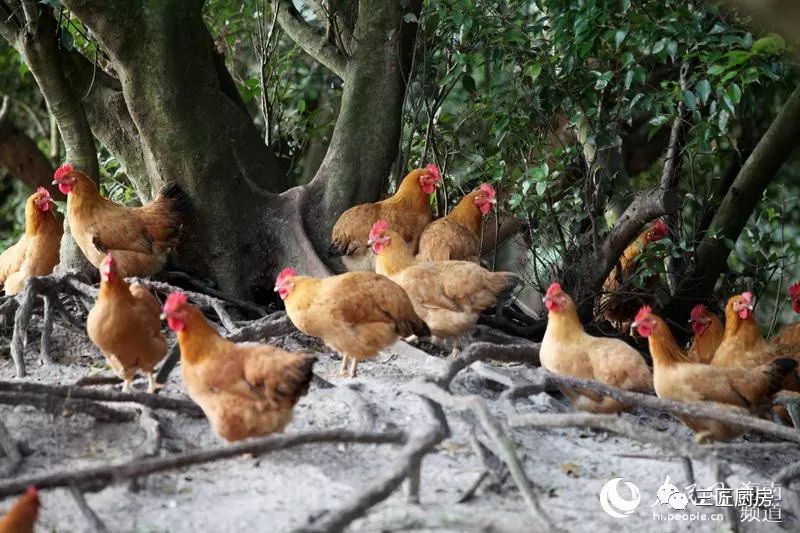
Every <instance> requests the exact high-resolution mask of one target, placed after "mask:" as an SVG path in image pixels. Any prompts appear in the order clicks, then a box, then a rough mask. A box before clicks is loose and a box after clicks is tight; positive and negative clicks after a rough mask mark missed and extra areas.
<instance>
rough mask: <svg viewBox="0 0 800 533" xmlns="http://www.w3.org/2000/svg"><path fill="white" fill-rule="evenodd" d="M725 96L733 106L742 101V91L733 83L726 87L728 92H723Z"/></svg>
mask: <svg viewBox="0 0 800 533" xmlns="http://www.w3.org/2000/svg"><path fill="white" fill-rule="evenodd" d="M725 94H727V95H728V97H729V98H730V99H731V101H732V102H733V103H734V104H738V103H739V102H741V101H742V90H741V89H740V88H739V86H738V85H736V84H735V83H732V84H731V86H730V87H728V90H727V91H725Z"/></svg>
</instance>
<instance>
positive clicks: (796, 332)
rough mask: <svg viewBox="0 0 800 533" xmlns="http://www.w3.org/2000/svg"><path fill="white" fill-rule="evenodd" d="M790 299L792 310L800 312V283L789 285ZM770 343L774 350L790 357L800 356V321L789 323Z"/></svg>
mask: <svg viewBox="0 0 800 533" xmlns="http://www.w3.org/2000/svg"><path fill="white" fill-rule="evenodd" d="M789 300H790V301H791V302H792V311H794V312H795V313H800V283H795V284H794V285H791V286H790V287H789ZM769 343H770V345H771V346H772V348H773V351H775V352H776V353H778V354H780V355H786V356H789V357H794V358H798V357H800V322H795V323H793V324H789V325H788V326H786V327H784V328H783V329H781V330H780V331H779V332H778V333H776V334H775V335H774V336H773V337H772V338H771V339H769Z"/></svg>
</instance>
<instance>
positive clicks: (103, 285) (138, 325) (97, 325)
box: [86, 254, 167, 392]
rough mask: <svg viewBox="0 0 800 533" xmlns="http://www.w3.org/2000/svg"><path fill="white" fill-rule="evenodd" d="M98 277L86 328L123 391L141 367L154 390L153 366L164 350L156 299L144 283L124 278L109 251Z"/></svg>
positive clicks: (164, 343) (165, 349)
mask: <svg viewBox="0 0 800 533" xmlns="http://www.w3.org/2000/svg"><path fill="white" fill-rule="evenodd" d="M100 279H101V281H100V293H99V294H98V296H97V301H96V302H95V304H94V307H92V310H91V311H89V316H88V317H87V319H86V332H87V333H88V334H89V338H90V339H91V340H92V342H93V343H95V345H97V347H98V348H100V350H101V351H102V352H103V354H104V355H105V356H106V360H107V361H108V363H109V364H110V365H111V368H113V369H114V371H115V372H116V373H117V375H118V376H119V377H120V378H121V379H122V380H123V385H122V390H123V391H128V390H130V388H131V383H132V382H133V378H134V377H135V376H136V371H137V370H141V371H142V372H144V374H145V375H146V376H147V379H148V391H149V392H155V390H156V389H157V388H159V387H158V385H157V384H156V382H155V379H154V377H153V369H154V368H155V366H156V364H158V362H159V361H161V360H162V359H163V358H164V356H165V355H166V353H167V341H166V339H164V335H162V334H161V319H160V318H159V317H160V314H161V308H160V306H159V304H158V301H157V300H156V299H155V297H154V296H153V295H152V294H150V291H148V290H147V289H146V288H145V287H144V286H143V285H139V284H138V283H137V284H133V285H128V284H127V283H126V282H125V280H124V279H123V278H122V276H121V275H120V274H119V271H118V268H117V262H116V258H115V256H114V255H112V254H108V255H106V257H105V258H104V259H103V262H102V264H101V265H100Z"/></svg>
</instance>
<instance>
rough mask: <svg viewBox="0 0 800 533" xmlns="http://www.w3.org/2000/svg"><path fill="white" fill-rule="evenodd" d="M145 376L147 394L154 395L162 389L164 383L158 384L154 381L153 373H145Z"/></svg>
mask: <svg viewBox="0 0 800 533" xmlns="http://www.w3.org/2000/svg"><path fill="white" fill-rule="evenodd" d="M146 375H147V392H149V393H150V394H155V393H156V391H158V390H161V389H163V388H164V383H159V382H158V381H156V377H155V375H154V374H153V371H152V370H151V371H150V372H147V373H146Z"/></svg>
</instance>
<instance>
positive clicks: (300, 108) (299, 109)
mask: <svg viewBox="0 0 800 533" xmlns="http://www.w3.org/2000/svg"><path fill="white" fill-rule="evenodd" d="M305 110H306V101H305V100H300V101H299V102H297V112H298V113H303V112H305Z"/></svg>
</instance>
